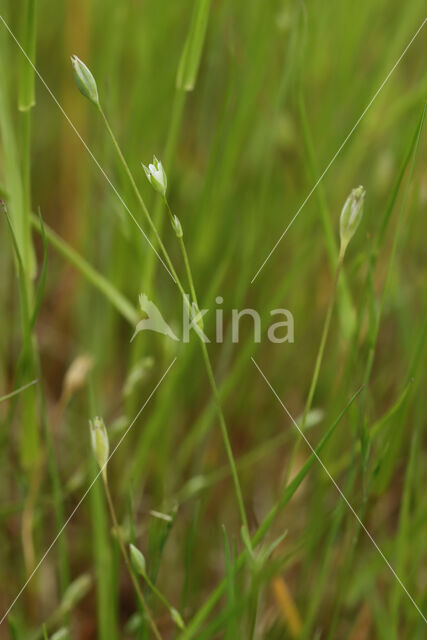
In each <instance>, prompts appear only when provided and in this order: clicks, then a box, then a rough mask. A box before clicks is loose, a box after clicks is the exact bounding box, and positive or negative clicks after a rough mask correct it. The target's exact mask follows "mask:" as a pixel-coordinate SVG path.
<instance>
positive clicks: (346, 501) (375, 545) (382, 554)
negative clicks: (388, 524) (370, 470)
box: [251, 356, 427, 624]
mask: <svg viewBox="0 0 427 640" xmlns="http://www.w3.org/2000/svg"><path fill="white" fill-rule="evenodd" d="M251 360H252V362H253V363H254V365H255V367H256V368H257V369H258V371H259V373H260V374H261V376H262V377H263V378H264V380H265V382H266V383H267V386H268V387H270V389H271V391H272V392H273V394H274V396H275V397H276V398H277V400H278V401H279V402H280V404H281V405H282V408H283V409H284V410H285V412H286V413H287V415H288V416H289V418H290V419H291V420H292V422H293V424H294V426H295V427H296V428H297V429H298V432H299V434H300V435H301V436H302V437H303V438H304V441H305V443H306V444H307V446H308V448H309V449H310V451H311V452H312V453H313V455H314V456H315V458H316V459H317V461H318V462H319V464H320V465H321V466H322V468H323V470H324V471H325V473H326V475H327V476H328V478H329V479H330V481H331V482H332V484H333V485H334V487H335V489H336V490H337V491H338V493H339V494H340V496H341V498H342V499H343V500H344V502H345V503H346V505H347V507H348V508H349V509H350V511H351V513H352V514H353V515H354V517H355V518H356V520H357V522H358V523H359V524H360V526H361V527H362V529H363V531H364V532H365V533H366V535H367V536H368V538H369V540H370V541H371V542H372V544H373V545H374V547H375V549H376V550H377V551H378V553H379V554H380V556H381V558H382V559H383V560H384V562H385V563H386V565H387V566H388V568H389V569H390V571H391V573H392V574H393V576H394V577H395V578H396V580H397V582H398V583H399V584H400V586H401V587H402V589H403V591H404V592H405V593H406V595H407V596H408V598H409V600H410V601H411V602H412V604H413V605H414V607H415V608H416V610H417V611H418V613H419V614H420V616H421V617H422V619H423V620H424V622H425V623H426V624H427V618H426V617H425V615H424V614H423V612H422V611H421V609H420V607H419V606H418V604H417V603H416V602H415V600H414V598H413V597H412V596H411V594H410V593H409V591H408V589H407V588H406V587H405V585H404V584H403V582H402V580H401V579H400V578H399V576H398V575H397V573H396V571H395V570H394V569H393V567H392V566H391V564H390V562H389V561H388V560H387V558H386V556H385V555H384V553H383V552H382V551H381V549H380V547H379V546H378V544H377V543H376V542H375V540H374V538H373V537H372V535H371V533H370V532H369V530H368V529H367V528H366V526H365V525H364V524H363V522H362V520H361V519H360V518H359V516H358V515H357V513H356V511H355V510H354V508H353V507H352V505H351V504H350V502H349V501H348V499H347V497H346V496H345V494H344V493H343V492H342V490H341V489H340V487H339V486H338V484H337V482H336V481H335V479H334V478H333V476H332V475H331V474H330V473H329V471H328V469H327V467H326V465H325V464H324V462H323V461H322V459H321V458H320V456H319V454H318V453H317V451H316V449H314V448H313V447H312V445H311V443H310V441H309V440H308V438H307V436H306V435H305V433H304V432H303V431H302V429H301V428H300V426H299V425H298V423H297V422H296V420H295V419H294V418H293V416H292V415H291V414H290V412H289V411H288V409H287V407H286V406H285V404H284V402H283V401H282V399H281V398H280V396H279V395H278V393H277V392H276V390H275V389H274V388H273V386H272V385H271V383H270V382H269V380H268V379H267V378H266V376H265V374H264V373H263V371H262V370H261V368H260V367H259V365H258V364H257V362H256V361H255V360H254V358H253V357H252V356H251Z"/></svg>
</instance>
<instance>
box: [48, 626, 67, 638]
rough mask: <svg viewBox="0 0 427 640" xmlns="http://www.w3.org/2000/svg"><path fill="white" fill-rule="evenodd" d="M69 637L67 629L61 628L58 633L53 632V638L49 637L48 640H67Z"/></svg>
mask: <svg viewBox="0 0 427 640" xmlns="http://www.w3.org/2000/svg"><path fill="white" fill-rule="evenodd" d="M69 637H70V631H69V629H67V628H66V627H62V628H61V629H58V631H55V633H54V634H53V636H50V640H68V638H69Z"/></svg>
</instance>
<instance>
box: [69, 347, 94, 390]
mask: <svg viewBox="0 0 427 640" xmlns="http://www.w3.org/2000/svg"><path fill="white" fill-rule="evenodd" d="M92 367H93V358H92V357H91V356H89V355H87V354H84V355H81V356H77V358H76V359H75V360H73V362H72V363H71V365H70V367H69V368H68V370H67V373H66V374H65V378H64V384H63V387H62V389H63V391H62V393H63V395H64V397H65V398H70V396H72V395H73V393H75V392H76V391H78V390H79V389H81V388H82V387H83V386H84V384H85V382H86V380H87V376H88V373H89V372H90V370H91V369H92Z"/></svg>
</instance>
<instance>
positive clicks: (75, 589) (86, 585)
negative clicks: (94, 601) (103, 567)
mask: <svg viewBox="0 0 427 640" xmlns="http://www.w3.org/2000/svg"><path fill="white" fill-rule="evenodd" d="M91 586H92V578H91V577H90V575H88V574H87V573H84V574H83V575H81V576H79V577H78V578H76V579H75V580H74V582H72V583H71V584H70V586H69V587H68V588H67V590H66V591H65V593H64V596H63V598H62V601H61V604H60V610H61V613H62V614H63V615H66V614H67V613H69V612H70V611H71V610H72V609H73V608H74V607H75V606H76V604H77V603H78V602H80V600H82V599H83V598H84V597H85V596H86V594H87V593H88V591H89V589H90V588H91Z"/></svg>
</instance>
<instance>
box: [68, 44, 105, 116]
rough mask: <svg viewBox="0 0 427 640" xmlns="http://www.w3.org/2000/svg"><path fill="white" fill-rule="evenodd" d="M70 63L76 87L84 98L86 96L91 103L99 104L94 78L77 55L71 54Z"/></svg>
mask: <svg viewBox="0 0 427 640" xmlns="http://www.w3.org/2000/svg"><path fill="white" fill-rule="evenodd" d="M71 63H72V65H73V73H74V80H75V82H76V85H77V89H78V90H79V91H80V93H81V94H82V95H84V97H85V98H88V100H90V101H91V102H93V104H96V105H97V106H99V96H98V87H97V86H96V82H95V78H94V77H93V75H92V74H91V72H90V71H89V69H88V68H87V66H86V65H85V64H84V62H82V61H81V60H80V59H79V58H78V57H77V56H71Z"/></svg>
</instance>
